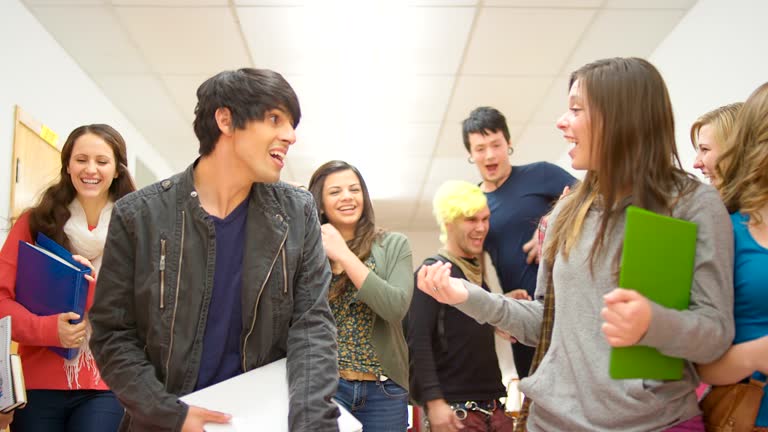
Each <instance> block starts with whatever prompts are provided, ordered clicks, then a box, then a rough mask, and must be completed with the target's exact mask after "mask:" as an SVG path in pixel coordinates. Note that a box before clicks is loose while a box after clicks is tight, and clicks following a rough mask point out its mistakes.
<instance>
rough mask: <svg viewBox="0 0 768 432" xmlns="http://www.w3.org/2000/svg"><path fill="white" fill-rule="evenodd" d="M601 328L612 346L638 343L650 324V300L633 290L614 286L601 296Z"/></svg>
mask: <svg viewBox="0 0 768 432" xmlns="http://www.w3.org/2000/svg"><path fill="white" fill-rule="evenodd" d="M603 301H604V303H605V307H604V308H603V310H602V311H601V312H600V316H601V317H603V319H604V320H605V322H604V323H603V326H602V329H603V333H604V334H605V338H606V339H608V343H609V344H610V345H611V346H612V347H625V346H630V345H634V344H636V343H638V342H639V341H640V339H642V338H643V336H644V335H645V333H646V332H647V331H648V327H650V325H651V313H652V311H651V302H650V301H648V299H647V298H645V297H644V296H643V295H642V294H640V293H638V292H637V291H634V290H627V289H623V288H616V289H615V290H613V291H611V292H609V293H608V294H606V295H604V296H603Z"/></svg>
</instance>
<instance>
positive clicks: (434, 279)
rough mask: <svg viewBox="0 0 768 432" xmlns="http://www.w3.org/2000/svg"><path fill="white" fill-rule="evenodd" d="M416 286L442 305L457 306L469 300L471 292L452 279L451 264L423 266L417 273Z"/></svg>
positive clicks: (439, 263) (457, 280)
mask: <svg viewBox="0 0 768 432" xmlns="http://www.w3.org/2000/svg"><path fill="white" fill-rule="evenodd" d="M416 286H417V287H418V288H419V289H420V290H421V291H422V292H423V293H425V294H427V295H428V296H430V297H432V298H433V299H435V300H437V301H438V302H440V303H445V304H449V305H455V304H459V303H464V302H465V301H467V299H468V298H469V291H467V289H466V288H464V284H463V283H462V282H461V280H459V279H456V278H452V277H451V263H443V262H436V263H434V264H432V265H425V266H421V268H420V269H419V271H418V273H416Z"/></svg>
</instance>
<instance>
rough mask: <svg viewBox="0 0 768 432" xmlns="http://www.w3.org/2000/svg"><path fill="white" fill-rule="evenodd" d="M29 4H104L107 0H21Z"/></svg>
mask: <svg viewBox="0 0 768 432" xmlns="http://www.w3.org/2000/svg"><path fill="white" fill-rule="evenodd" d="M21 2H22V3H24V4H25V5H27V6H38V5H46V6H78V5H103V4H105V3H108V1H107V0H21Z"/></svg>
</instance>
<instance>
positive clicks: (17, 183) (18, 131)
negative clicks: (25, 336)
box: [10, 106, 61, 353]
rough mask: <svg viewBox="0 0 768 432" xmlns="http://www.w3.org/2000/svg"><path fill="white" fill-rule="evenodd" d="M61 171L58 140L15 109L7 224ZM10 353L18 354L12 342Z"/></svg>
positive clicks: (45, 128)
mask: <svg viewBox="0 0 768 432" xmlns="http://www.w3.org/2000/svg"><path fill="white" fill-rule="evenodd" d="M60 169H61V146H60V145H59V137H58V135H56V133H55V132H53V131H52V130H51V129H49V128H48V127H47V126H45V125H44V124H42V123H41V122H39V121H37V120H35V119H34V118H33V117H32V116H30V115H29V114H28V113H26V112H24V110H22V109H21V108H19V107H18V106H16V121H15V124H14V131H13V159H12V160H11V206H10V207H11V211H10V213H11V214H10V217H11V221H12V222H15V221H16V219H17V218H18V217H19V215H20V214H21V213H22V212H23V211H24V210H26V209H27V208H29V207H31V206H33V205H35V204H36V203H37V201H38V199H39V198H40V194H41V193H42V192H43V190H45V188H46V187H47V186H48V185H50V184H51V183H52V182H54V181H57V180H58V176H59V171H60ZM11 351H12V352H14V353H15V352H17V351H18V345H17V344H16V343H15V342H14V343H13V345H12V347H11Z"/></svg>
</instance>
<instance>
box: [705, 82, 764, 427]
mask: <svg viewBox="0 0 768 432" xmlns="http://www.w3.org/2000/svg"><path fill="white" fill-rule="evenodd" d="M730 144H731V145H730V147H729V148H728V150H727V151H726V152H725V153H724V154H723V155H722V156H721V157H720V159H718V161H717V171H718V173H717V174H718V177H720V178H722V183H721V184H719V189H720V192H721V194H722V196H723V201H724V202H725V205H726V207H728V210H729V211H731V212H733V214H732V215H731V222H732V223H733V233H734V246H735V251H734V252H735V258H734V311H733V312H734V320H735V323H736V335H735V338H734V341H733V343H734V344H733V346H732V347H731V348H730V349H729V350H728V351H727V352H726V353H725V354H724V355H723V356H722V357H721V358H720V359H719V360H717V361H715V362H714V363H711V364H707V365H700V366H699V373H700V375H701V378H702V380H704V381H705V382H708V383H710V384H717V385H726V384H733V383H736V382H739V381H742V380H744V379H747V378H749V377H754V378H757V379H760V380H763V381H764V380H765V379H766V374H768V83H765V84H763V85H762V86H760V87H759V88H758V89H757V90H755V92H754V93H752V95H751V96H750V97H749V99H747V101H746V102H745V104H744V106H743V108H742V109H741V113H740V114H739V117H738V120H737V122H736V125H735V129H734V131H733V134H732V135H731V137H730ZM755 425H756V426H758V427H765V428H768V398H767V397H766V396H763V400H762V405H761V408H760V412H759V413H758V417H757V421H756V422H755Z"/></svg>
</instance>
